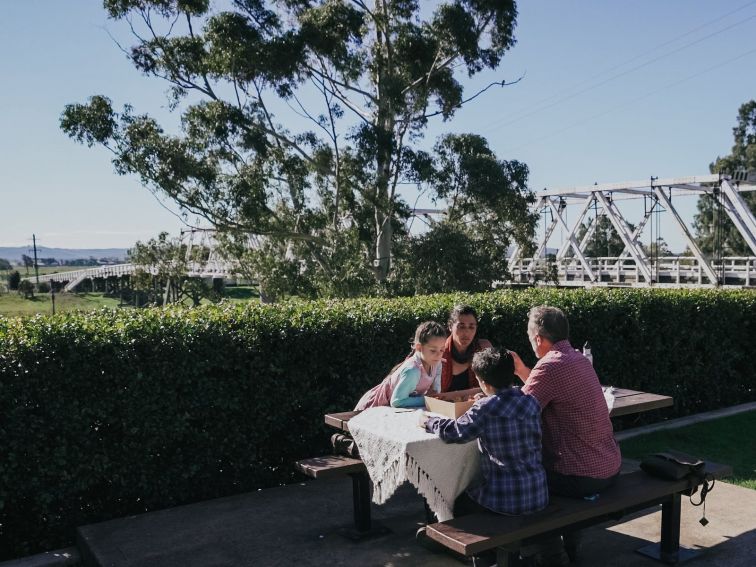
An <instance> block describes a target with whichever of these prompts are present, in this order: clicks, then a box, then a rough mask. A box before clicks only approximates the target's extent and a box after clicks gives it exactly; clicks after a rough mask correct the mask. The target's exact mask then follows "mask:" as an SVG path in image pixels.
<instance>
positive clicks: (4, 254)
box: [0, 246, 127, 262]
mask: <svg viewBox="0 0 756 567" xmlns="http://www.w3.org/2000/svg"><path fill="white" fill-rule="evenodd" d="M126 250H127V249H126V248H48V247H46V246H37V258H55V259H56V260H77V259H79V258H97V259H98V260H99V259H100V258H117V259H120V260H124V261H126ZM24 254H26V255H27V256H33V254H34V253H33V252H32V251H31V250H30V249H29V247H28V246H16V247H1V246H0V258H5V259H6V260H9V261H10V262H20V261H21V256H23V255H24Z"/></svg>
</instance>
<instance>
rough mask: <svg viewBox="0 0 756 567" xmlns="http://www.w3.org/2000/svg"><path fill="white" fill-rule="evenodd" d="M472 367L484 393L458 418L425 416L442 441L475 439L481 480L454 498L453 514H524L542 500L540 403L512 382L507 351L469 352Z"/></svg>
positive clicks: (545, 497)
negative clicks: (473, 353)
mask: <svg viewBox="0 0 756 567" xmlns="http://www.w3.org/2000/svg"><path fill="white" fill-rule="evenodd" d="M472 369H473V371H474V372H475V375H476V376H477V378H478V382H479V383H480V387H481V389H482V390H483V392H484V394H485V396H483V397H481V398H480V399H478V400H477V401H476V402H475V404H474V405H473V406H472V407H471V408H470V409H469V410H468V411H467V412H466V413H465V414H464V415H462V416H460V417H459V418H458V419H456V420H454V419H445V418H441V417H429V416H425V418H424V419H425V429H426V431H428V432H430V433H436V434H438V436H439V437H440V438H441V439H443V440H444V441H446V442H447V443H466V442H468V441H472V440H473V439H477V440H478V449H479V450H480V452H481V462H480V468H481V480H480V482H477V483H475V484H473V485H471V486H469V487H468V488H467V490H466V491H465V492H463V493H462V494H461V495H460V496H459V497H458V498H457V500H456V501H455V503H454V516H455V517H456V516H460V515H465V514H470V513H474V512H478V511H482V510H488V511H492V512H497V513H499V514H512V515H518V514H530V513H533V512H537V511H539V510H542V509H543V508H545V507H546V505H547V504H548V488H547V484H546V472H545V470H544V468H543V466H542V465H541V408H540V406H539V405H538V402H537V401H536V399H535V398H533V397H532V396H528V395H526V394H523V393H522V391H521V390H520V389H519V388H513V387H511V385H512V383H513V382H514V360H513V358H512V355H511V354H510V353H509V351H506V350H505V351H503V352H499V351H498V350H496V349H493V348H488V349H485V350H482V351H480V352H478V353H476V354H475V356H474V358H473V362H472Z"/></svg>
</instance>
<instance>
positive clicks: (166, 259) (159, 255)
mask: <svg viewBox="0 0 756 567" xmlns="http://www.w3.org/2000/svg"><path fill="white" fill-rule="evenodd" d="M128 254H129V261H130V262H132V263H133V264H136V265H137V266H138V269H137V271H136V272H135V273H134V276H133V277H132V282H133V285H134V289H135V290H136V291H137V292H142V293H145V294H146V295H147V296H148V298H149V300H150V302H151V303H153V304H154V305H162V304H164V303H181V302H183V301H184V300H187V299H188V300H190V302H191V305H192V306H194V307H196V306H198V305H199V304H200V302H201V301H202V299H203V298H206V297H208V298H212V299H215V297H216V294H214V293H213V290H212V288H211V287H210V285H209V284H207V283H205V282H204V281H203V280H202V279H201V278H197V277H189V276H187V273H189V272H190V271H191V270H201V268H202V266H204V265H205V263H206V262H207V259H208V255H209V251H208V250H207V249H206V248H205V247H202V246H195V247H193V248H192V249H191V251H190V250H189V249H188V247H187V245H186V244H184V243H182V242H181V239H179V238H169V237H168V233H167V232H161V233H160V234H159V235H158V237H157V238H151V239H150V240H148V241H147V242H137V243H136V244H135V245H134V248H132V249H130V250H129V253H128Z"/></svg>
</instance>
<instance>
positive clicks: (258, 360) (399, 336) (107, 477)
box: [0, 289, 756, 559]
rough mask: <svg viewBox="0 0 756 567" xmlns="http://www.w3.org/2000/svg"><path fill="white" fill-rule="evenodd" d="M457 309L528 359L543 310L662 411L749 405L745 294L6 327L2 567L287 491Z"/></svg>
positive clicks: (268, 309)
mask: <svg viewBox="0 0 756 567" xmlns="http://www.w3.org/2000/svg"><path fill="white" fill-rule="evenodd" d="M458 301H466V302H469V303H471V304H472V305H474V306H475V307H476V308H477V309H478V312H479V313H480V315H481V324H480V332H481V336H484V337H487V338H489V339H491V340H492V341H493V342H494V344H499V345H503V346H506V347H508V348H511V349H514V350H516V351H518V352H519V353H520V354H521V355H522V356H523V359H524V360H525V362H526V363H527V364H532V363H533V362H534V357H533V354H532V351H531V349H530V345H529V343H528V339H527V336H526V333H525V324H526V317H527V311H528V309H529V307H531V306H532V305H536V304H540V303H548V304H550V305H556V306H559V307H562V308H563V309H564V310H565V311H566V312H567V314H568V316H569V317H570V323H571V337H572V342H573V344H574V345H576V346H577V345H581V344H583V342H585V341H586V340H590V342H591V345H592V346H593V349H594V350H593V353H594V363H595V365H596V368H597V370H598V372H599V375H600V376H601V377H602V379H603V381H604V382H605V383H607V384H613V385H616V386H623V387H626V388H634V389H640V390H647V391H653V392H658V393H663V394H669V395H672V396H674V397H675V403H676V407H675V408H674V410H670V411H668V412H667V411H666V410H665V416H668V417H673V416H676V415H685V414H689V413H693V412H698V411H703V410H708V409H713V408H717V407H722V406H726V405H731V404H736V403H742V402H746V401H753V400H756V391H755V390H754V385H753V384H754V368H753V364H752V362H751V361H750V360H749V358H750V349H751V341H752V339H751V337H753V336H754V333H755V332H756V328H755V327H756V316H755V315H756V294H753V293H752V292H748V291H715V290H703V291H701V290H699V291H680V290H675V291H634V290H613V291H612V290H598V291H584V290H577V291H565V290H562V291H560V290H541V289H533V290H526V291H520V292H508V291H501V292H494V293H487V294H478V295H434V296H426V297H413V298H404V299H392V300H388V299H367V300H348V301H318V302H310V303H305V302H292V303H285V304H280V305H275V306H263V305H258V304H255V305H244V306H236V307H234V306H231V305H229V304H221V305H220V306H206V307H201V308H198V309H191V310H189V309H179V308H165V309H145V310H127V311H108V310H102V311H98V312H93V313H86V314H63V315H58V316H53V317H51V316H35V317H33V318H29V319H4V318H2V317H0V415H2V416H3V422H2V426H0V447H2V449H3V458H2V459H0V479H2V482H0V550H1V551H0V559H3V558H9V557H14V556H18V555H22V554H26V553H31V552H35V551H39V550H40V549H51V548H55V547H61V546H63V545H67V544H69V543H70V542H71V541H72V540H73V536H74V529H75V527H76V526H78V525H82V524H86V523H91V522H95V521H101V520H105V519H109V518H113V517H119V516H124V515H128V514H134V513H139V512H144V511H147V510H154V509H159V508H165V507H169V506H174V505H177V504H180V503H185V502H190V501H197V500H202V499H207V498H214V497H218V496H223V495H228V494H233V493H239V492H245V491H250V490H253V489H256V488H263V487H269V486H275V485H279V484H283V483H286V482H290V481H292V480H293V479H294V478H295V476H294V471H293V466H292V463H293V461H295V460H296V459H299V458H302V457H307V456H313V455H314V454H317V453H319V452H325V451H326V450H327V448H328V447H327V446H328V433H329V431H328V429H327V428H326V426H325V425H324V424H323V414H324V413H326V412H329V411H338V410H345V409H349V408H351V407H353V405H354V403H355V402H356V400H357V399H358V398H359V396H360V395H361V394H362V393H363V392H364V391H365V390H367V389H368V388H369V387H371V386H372V385H374V384H375V383H377V382H378V381H379V380H380V379H381V378H382V377H383V376H384V375H385V373H386V372H387V371H388V369H389V368H391V366H393V364H394V363H396V362H398V361H399V360H401V359H402V357H403V356H405V355H406V354H408V352H409V339H410V337H411V336H412V334H413V332H414V329H415V327H416V325H417V324H418V323H419V322H421V321H424V320H427V319H436V320H439V321H444V320H445V319H446V317H447V315H448V313H449V310H450V309H451V307H452V306H453V305H454V304H455V303H456V302H458Z"/></svg>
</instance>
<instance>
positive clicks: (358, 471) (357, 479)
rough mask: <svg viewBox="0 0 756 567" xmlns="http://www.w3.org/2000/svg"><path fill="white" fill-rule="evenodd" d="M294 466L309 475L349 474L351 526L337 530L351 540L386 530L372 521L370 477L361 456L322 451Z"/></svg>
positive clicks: (378, 533) (381, 533) (311, 476)
mask: <svg viewBox="0 0 756 567" xmlns="http://www.w3.org/2000/svg"><path fill="white" fill-rule="evenodd" d="M294 466H295V468H296V469H297V470H298V471H299V472H301V473H302V474H304V475H307V476H309V477H310V478H334V477H338V476H345V475H348V476H350V477H351V479H352V507H353V509H354V527H353V528H343V529H341V530H339V531H340V532H341V534H342V535H344V536H346V537H348V538H350V539H353V540H362V539H366V538H369V537H375V536H378V535H383V534H385V533H387V532H388V530H387V529H386V528H385V527H384V526H382V525H380V524H377V523H376V522H373V519H372V515H371V510H370V477H369V476H368V473H367V468H366V467H365V463H363V462H362V460H361V459H354V458H352V457H346V456H342V455H325V456H323V457H313V458H311V459H303V460H301V461H297V462H296V463H294Z"/></svg>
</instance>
